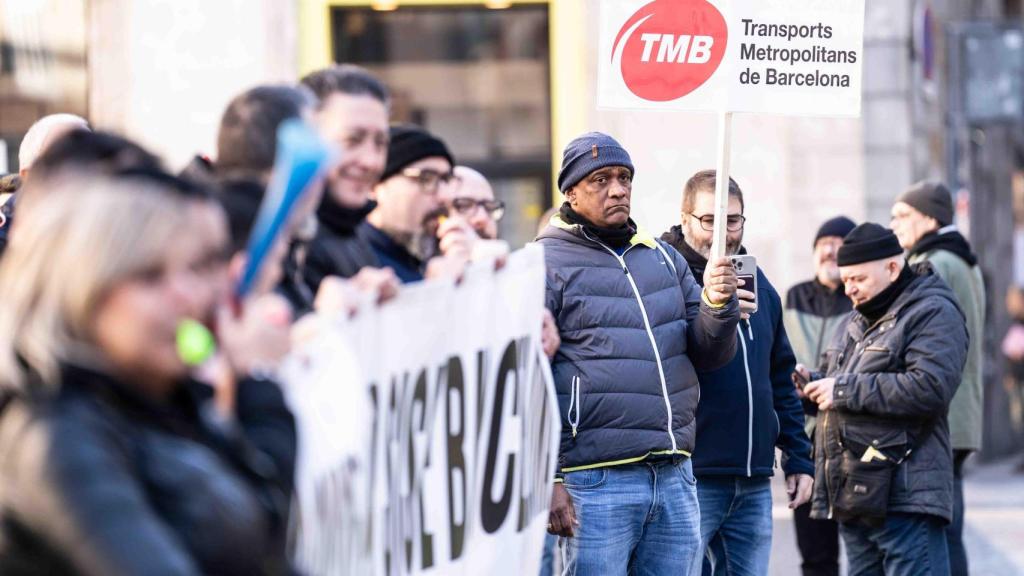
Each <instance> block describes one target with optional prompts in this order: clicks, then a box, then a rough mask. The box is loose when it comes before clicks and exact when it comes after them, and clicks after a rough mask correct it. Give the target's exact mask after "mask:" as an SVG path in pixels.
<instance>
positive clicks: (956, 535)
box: [946, 450, 971, 576]
mask: <svg viewBox="0 0 1024 576" xmlns="http://www.w3.org/2000/svg"><path fill="white" fill-rule="evenodd" d="M970 455H971V452H970V451H969V450H953V521H952V522H950V523H949V525H948V526H946V546H948V547H949V572H950V574H952V575H953V576H967V575H968V574H969V573H970V571H969V570H968V569H967V550H966V549H965V548H964V461H965V460H967V457H968V456H970Z"/></svg>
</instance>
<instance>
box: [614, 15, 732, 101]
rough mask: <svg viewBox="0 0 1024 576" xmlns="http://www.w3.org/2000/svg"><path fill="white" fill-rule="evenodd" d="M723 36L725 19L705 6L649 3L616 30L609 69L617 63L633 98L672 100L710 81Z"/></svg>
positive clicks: (721, 52)
mask: <svg viewBox="0 0 1024 576" xmlns="http://www.w3.org/2000/svg"><path fill="white" fill-rule="evenodd" d="M728 35H729V34H728V28H727V26H726V24H725V18H724V17H722V13H721V12H719V11H718V9H717V8H715V7H714V6H712V5H711V3H709V2H708V1H707V0H654V1H653V2H651V3H650V4H647V5H645V6H644V7H643V8H641V9H640V10H638V11H637V12H636V14H633V16H631V17H630V18H629V20H627V21H626V23H625V24H623V25H622V28H621V29H619V33H618V34H617V35H616V36H615V42H614V43H613V44H612V63H613V64H614V62H615V58H616V56H619V57H620V58H621V62H622V63H621V69H622V79H623V80H624V81H625V82H626V86H627V87H628V88H629V90H630V92H632V93H633V94H636V95H637V96H639V97H640V98H643V99H644V100H652V101H655V102H666V101H669V100H676V99H677V98H682V97H683V96H686V95H687V94H689V93H690V92H693V91H694V90H696V89H697V88H699V87H700V86H701V85H702V84H704V83H705V82H707V80H708V79H709V78H711V75H712V74H714V73H715V70H717V69H718V65H719V64H721V63H722V58H723V57H724V56H725V45H726V41H727V40H728ZM620 54H621V55H620Z"/></svg>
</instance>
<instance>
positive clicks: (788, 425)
mask: <svg viewBox="0 0 1024 576" xmlns="http://www.w3.org/2000/svg"><path fill="white" fill-rule="evenodd" d="M728 182H729V210H728V212H727V216H726V219H725V222H723V223H722V224H724V225H725V228H726V242H725V252H726V254H727V255H729V256H734V255H737V254H746V250H744V248H743V230H744V224H745V222H746V217H745V216H744V215H743V208H744V204H743V191H742V190H741V189H740V187H739V185H738V184H737V183H736V181H735V180H733V179H732V178H729V179H728ZM716 183H717V181H716V176H715V172H714V171H713V170H704V171H701V172H698V173H696V174H694V175H693V176H692V177H691V178H690V179H689V180H688V181H687V182H686V187H685V189H684V191H683V202H682V224H681V225H679V226H674V227H673V228H672V229H671V230H669V231H668V232H666V233H665V235H663V236H662V237H661V238H662V240H664V241H666V242H668V243H669V244H671V245H672V246H673V247H675V248H676V249H677V250H679V252H680V253H681V254H682V255H683V257H684V258H686V261H687V263H688V264H689V265H690V269H691V270H692V271H693V273H694V274H696V275H700V274H701V273H702V272H703V271H704V269H705V268H706V267H707V265H708V258H709V256H710V254H711V244H712V237H713V229H714V225H715V224H716V222H715V217H714V200H715V186H716ZM720 225H721V224H720ZM744 263H746V265H747V267H748V268H753V269H748V270H744V269H742V268H737V273H738V274H740V275H743V279H742V281H743V285H742V286H740V289H739V292H738V293H737V294H738V295H739V299H740V310H741V311H742V312H743V319H742V320H741V322H740V325H739V330H738V331H737V333H736V334H735V335H734V337H735V338H736V339H737V341H738V342H739V343H738V344H737V346H739V350H740V352H739V353H737V354H736V356H735V357H734V358H733V360H732V362H730V363H728V364H727V365H725V366H722V367H720V368H718V369H716V370H712V371H700V372H698V377H699V379H700V387H701V392H702V395H701V399H700V407H699V409H698V410H697V452H696V455H695V457H694V461H693V468H694V472H695V473H696V475H697V477H698V478H699V483H698V495H699V497H700V522H701V538H702V540H703V542H704V545H705V546H706V548H707V549H706V551H705V556H706V557H707V567H708V568H709V569H710V571H711V573H713V574H731V575H737V576H739V575H755V574H767V573H768V558H769V555H770V554H771V548H772V491H771V477H772V475H773V474H774V473H775V470H774V465H775V448H776V446H778V448H780V449H781V450H782V453H783V459H782V470H783V472H784V473H785V475H786V489H787V492H788V493H789V507H790V508H796V507H797V506H799V505H801V504H804V503H806V502H807V501H808V500H809V499H810V497H811V485H812V484H813V481H814V478H813V476H814V462H813V461H812V460H811V442H810V440H809V439H808V438H807V434H806V433H805V432H804V430H803V424H804V418H803V409H802V408H801V406H800V400H799V399H798V398H797V395H796V391H795V390H794V389H793V384H792V382H791V380H790V374H791V373H792V372H793V368H794V366H795V365H796V358H795V357H794V355H793V349H792V348H791V347H790V345H789V339H788V338H787V337H786V330H785V328H784V327H783V324H782V299H781V298H780V297H779V294H778V292H776V291H775V288H774V287H773V286H772V285H771V283H770V282H768V278H767V277H766V276H765V275H764V273H763V272H762V271H761V270H760V268H757V267H756V265H753V261H752V259H747V260H746V261H745V262H744V261H739V262H738V263H737V266H741V265H743V264H744Z"/></svg>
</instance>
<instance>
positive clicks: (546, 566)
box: [540, 534, 558, 576]
mask: <svg viewBox="0 0 1024 576" xmlns="http://www.w3.org/2000/svg"><path fill="white" fill-rule="evenodd" d="M557 543H558V536H555V535H553V534H545V535H544V551H543V552H541V554H540V576H554V574H555V545H556V544H557Z"/></svg>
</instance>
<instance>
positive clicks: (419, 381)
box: [406, 369, 434, 569]
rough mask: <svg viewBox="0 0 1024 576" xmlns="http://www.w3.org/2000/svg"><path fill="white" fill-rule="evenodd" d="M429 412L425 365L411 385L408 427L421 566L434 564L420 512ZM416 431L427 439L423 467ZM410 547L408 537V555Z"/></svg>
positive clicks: (430, 537)
mask: <svg viewBox="0 0 1024 576" xmlns="http://www.w3.org/2000/svg"><path fill="white" fill-rule="evenodd" d="M417 404H418V405H419V411H418V414H417V411H416V408H415V406H416V405H417ZM429 412H430V406H428V405H427V371H426V369H424V370H421V371H420V373H419V376H418V377H417V378H416V385H415V387H414V388H413V409H412V410H411V411H410V414H409V416H410V417H412V418H413V424H412V426H410V427H409V480H410V483H409V486H410V488H412V489H413V492H412V493H410V494H409V500H410V504H411V505H415V506H416V510H417V513H416V518H417V520H418V522H417V523H418V524H419V533H420V548H421V550H420V552H421V554H422V560H423V564H422V567H423V568H424V569H427V568H430V567H431V566H433V565H434V536H433V535H431V534H428V533H427V531H426V518H424V513H423V477H424V476H426V472H427V466H428V465H429V464H430V431H429V430H427V422H428V420H429V419H430V416H429ZM417 418H418V420H417ZM416 432H420V433H426V436H427V441H426V442H425V443H424V446H423V450H424V451H425V452H426V454H425V455H424V457H423V467H420V466H419V465H418V463H417V462H416V460H417V456H418V455H417V454H416V442H415V438H416ZM413 503H415V504H413ZM409 529H410V533H411V532H412V530H415V529H416V526H410V527H409ZM411 547H412V541H407V543H406V550H407V553H408V554H409V556H410V557H411V556H412V548H411ZM410 560H411V558H410Z"/></svg>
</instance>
